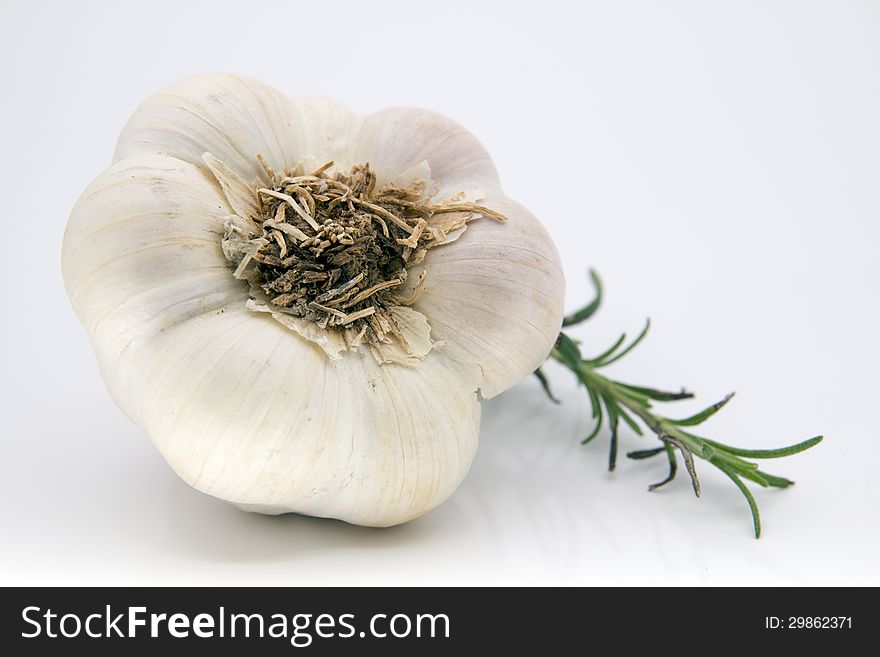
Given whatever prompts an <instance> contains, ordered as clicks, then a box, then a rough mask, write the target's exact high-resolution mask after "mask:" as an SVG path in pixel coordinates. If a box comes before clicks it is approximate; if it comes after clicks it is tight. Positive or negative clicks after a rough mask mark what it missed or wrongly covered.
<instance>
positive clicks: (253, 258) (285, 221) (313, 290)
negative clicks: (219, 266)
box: [223, 156, 505, 350]
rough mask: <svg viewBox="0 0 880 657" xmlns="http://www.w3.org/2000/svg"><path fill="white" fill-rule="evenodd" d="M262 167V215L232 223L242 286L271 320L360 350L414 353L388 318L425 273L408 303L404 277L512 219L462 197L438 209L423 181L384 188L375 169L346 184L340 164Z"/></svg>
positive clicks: (257, 192)
mask: <svg viewBox="0 0 880 657" xmlns="http://www.w3.org/2000/svg"><path fill="white" fill-rule="evenodd" d="M257 158H258V160H259V161H260V164H261V165H262V166H263V168H264V170H265V172H266V177H267V179H268V180H269V181H270V183H269V185H267V186H265V187H261V186H257V185H255V186H254V188H253V193H254V196H255V198H256V208H257V209H258V214H257V215H256V216H253V217H248V218H241V217H238V216H236V217H233V218H231V219H230V220H229V221H227V223H226V234H225V238H224V242H223V251H224V254H225V255H226V257H227V258H228V259H229V260H230V261H231V262H232V263H233V264H234V265H235V266H236V269H235V276H236V277H237V278H241V279H246V280H248V281H249V283H250V285H251V290H252V292H253V293H254V296H255V298H258V299H261V300H263V301H264V302H267V303H268V304H271V307H272V310H273V311H274V312H281V313H285V314H289V315H292V316H294V317H299V318H302V319H304V320H307V321H310V322H314V323H315V324H316V325H317V326H319V327H320V328H322V329H337V330H339V331H342V332H343V333H344V335H345V337H346V342H347V343H349V344H350V345H353V346H358V345H360V344H361V343H363V342H366V343H367V344H371V345H372V344H377V343H379V342H383V341H386V340H387V339H388V336H390V337H391V338H393V339H394V340H395V341H397V342H398V343H399V344H400V345H401V347H403V348H404V349H405V350H408V349H409V346H408V345H407V343H406V338H405V337H404V336H403V334H402V333H401V332H400V330H398V327H397V325H396V322H395V320H394V318H393V317H392V315H391V313H390V309H391V308H393V307H394V306H409V305H411V304H413V303H414V302H415V301H416V299H417V298H418V295H419V293H420V291H421V287H422V284H423V283H424V272H423V273H422V274H421V276H420V279H419V281H418V283H417V284H416V286H415V287H414V288H413V289H412V291H411V292H410V293H409V294H407V295H400V294H398V290H397V289H396V288H398V287H399V286H401V285H402V284H403V283H404V282H405V281H406V280H407V275H408V272H407V268H408V267H410V266H413V265H416V264H418V263H420V262H421V261H422V260H423V259H424V257H425V253H426V252H427V251H428V249H431V248H432V247H435V246H438V245H440V244H443V243H444V242H445V241H446V240H447V238H448V235H449V234H450V233H453V232H454V231H456V230H458V229H460V228H462V227H463V226H464V225H465V224H466V223H467V222H469V221H471V220H473V219H475V218H477V217H478V216H480V215H486V216H489V217H492V218H494V219H496V220H500V221H503V220H504V219H505V217H504V216H503V215H501V214H500V213H498V212H495V211H493V210H491V209H489V208H486V207H484V206H481V205H476V204H474V203H468V202H462V201H463V197H464V194H461V193H460V194H457V195H455V196H453V197H451V198H449V199H447V200H446V201H444V202H440V203H435V202H433V200H432V199H433V197H434V196H435V194H436V190H426V185H427V183H426V181H424V180H416V181H414V182H412V183H411V184H409V185H408V186H406V187H400V186H395V185H383V186H381V187H378V188H377V178H376V174H375V172H374V171H373V170H372V169H371V168H370V165H369V164H362V165H355V166H353V167H352V168H351V170H350V172H349V173H347V174H346V173H341V172H335V173H331V169H332V168H333V162H328V163H327V164H325V165H323V166H321V167H320V168H318V169H317V170H315V171H312V172H311V173H308V174H306V173H305V172H304V171H303V170H302V167H298V168H297V169H294V170H287V171H284V172H282V173H280V174H279V173H276V172H275V171H273V170H272V168H271V167H269V165H268V164H267V163H266V162H265V160H264V159H263V158H262V157H260V156H257ZM242 219H244V220H242Z"/></svg>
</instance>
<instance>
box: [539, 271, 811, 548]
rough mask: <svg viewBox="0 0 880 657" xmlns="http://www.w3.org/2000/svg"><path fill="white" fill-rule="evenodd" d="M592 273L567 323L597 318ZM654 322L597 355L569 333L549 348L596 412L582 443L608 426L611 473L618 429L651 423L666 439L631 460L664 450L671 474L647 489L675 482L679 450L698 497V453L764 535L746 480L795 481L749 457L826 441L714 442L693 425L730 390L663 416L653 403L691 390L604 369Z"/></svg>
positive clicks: (718, 405)
mask: <svg viewBox="0 0 880 657" xmlns="http://www.w3.org/2000/svg"><path fill="white" fill-rule="evenodd" d="M590 277H591V279H592V281H593V285H594V287H595V290H596V295H595V298H594V299H593V301H591V302H590V303H589V304H587V305H586V306H584V307H583V308H582V309H580V310H579V311H577V312H575V313H573V314H571V315H569V316H567V317H566V318H565V320H564V321H563V327H568V326H574V325H576V324H579V323H581V322H583V321H585V320H586V319H589V318H590V317H591V316H593V315H594V314H595V313H596V311H597V310H598V308H599V305H600V304H601V301H602V284H601V281H600V280H599V277H598V276H597V275H596V273H595V272H592V271H591V272H590ZM649 328H650V321H649V322H647V323H646V324H645V328H644V329H643V330H642V331H641V333H639V335H638V336H637V337H636V338H635V340H633V341H632V342H630V343H629V344H628V345H626V346H624V345H625V343H626V335H623V336H621V337H620V339H618V340H617V341H616V342H615V343H614V344H613V345H612V346H611V347H610V348H609V349H607V350H605V351H604V352H602V353H601V354H599V355H598V356H595V357H593V358H584V356H583V355H582V354H581V350H580V347H579V346H578V344H577V342H575V341H574V340H572V339H571V338H570V337H569V336H568V335H566V334H565V333H560V334H559V338H558V339H557V341H556V346H555V347H554V348H553V351H551V352H550V358H552V359H554V360H556V361H558V362H559V363H561V364H562V365H564V366H565V367H567V368H568V369H569V370H571V371H572V373H574V375H575V376H576V377H577V380H578V381H579V382H580V383H581V384H582V385H583V386H584V387H585V388H586V391H587V396H588V398H589V401H590V408H591V412H592V416H593V418H594V419H595V421H596V424H595V428H594V429H593V430H592V431H591V432H590V434H589V435H588V436H587V437H586V438H584V440H583V441H582V442H583V443H584V444H586V443H588V442H590V441H591V440H593V439H594V438H595V437H596V436H597V435H599V432H600V431H601V429H602V427H603V426H604V425H606V424H607V426H608V428H609V430H610V432H611V441H610V443H611V444H610V449H609V455H608V469H609V470H611V471H613V470H614V469H615V467H616V465H617V448H618V438H617V436H618V429H619V427H620V423H621V422H623V423H624V424H626V425H627V426H629V427H630V428H631V429H632V430H633V431H634V432H636V433H637V434H638V435H643V431H642V427H641V426H640V423H641V425H644V426H645V427H647V428H648V429H649V430H650V431H652V432H653V433H654V434H656V436H657V438H658V439H659V440H660V441H661V442H662V445H661V446H659V447H654V448H651V449H643V450H638V451H633V452H629V453H628V454H627V456H628V457H629V458H631V459H645V458H650V457H652V456H657V455H659V454H665V455H666V458H667V460H668V461H669V474H668V476H667V477H666V478H665V479H664V480H663V481H660V482H658V483H656V484H652V485H651V486H650V487H649V490H656V489H658V488H660V487H661V486H665V485H666V484H668V483H669V482H671V481H672V480H673V479H674V478H675V475H676V472H677V471H678V460H677V455H676V451H678V452H679V453H680V454H681V457H682V460H683V461H684V464H685V468H686V469H687V472H688V474H689V475H690V479H691V484H692V485H693V489H694V493H695V494H696V496H697V497H699V496H700V480H699V478H698V477H697V469H696V465H695V462H694V457H697V458H701V459H703V460H705V461H708V462H709V463H711V464H712V465H714V466H715V467H716V468H718V469H719V470H721V472H723V473H724V474H725V475H726V476H727V477H729V478H730V479H731V481H733V483H734V484H735V485H736V486H737V488H739V490H740V491H741V492H742V494H743V495H744V496H745V498H746V501H747V502H748V503H749V508H750V510H751V513H752V520H753V522H754V527H755V538H759V537H760V536H761V516H760V514H759V512H758V505H757V502H756V501H755V498H754V496H753V495H752V493H751V491H749V489H748V488H747V487H746V485H745V483H744V482H743V479H748V480H750V481H753V482H755V483H756V484H758V485H760V486H763V487H765V488H766V487H768V486H772V487H774V488H787V487H789V486H791V485H792V484H793V483H794V482H793V481H790V480H788V479H785V478H783V477H777V476H775V475H771V474H768V473H766V472H762V471H761V470H759V469H758V465H757V464H756V463H753V462H751V461H748V460H746V459H773V458H781V457H784V456H791V455H792V454H797V453H798V452H803V451H804V450H807V449H809V448H810V447H813V446H814V445H817V444H818V443H820V442H821V441H822V436H816V437H814V438H810V439H809V440H805V441H803V442H800V443H797V444H794V445H791V446H789V447H782V448H778V449H740V448H737V447H732V446H730V445H725V444H723V443H720V442H717V441H715V440H710V439H708V438H704V437H702V436H698V435H696V434H694V433H691V431H690V428H691V427H695V426H698V425H700V424H702V423H703V422H705V421H706V420H708V419H709V418H710V417H712V416H713V415H714V414H715V413H717V412H718V411H720V410H721V409H722V408H723V407H724V406H725V405H726V404H727V403H728V402H729V401H730V400H731V398H732V397H733V394H729V395H727V396H726V397H724V399H722V400H720V401H718V402H716V403H715V404H712V405H711V406H709V407H708V408H705V409H703V410H702V411H700V412H699V413H696V414H694V415H691V416H689V417H685V418H681V419H672V418H669V417H666V416H664V415H659V414H658V413H656V412H655V411H654V403H655V402H671V401H676V400H680V399H690V398H692V397H693V394H692V393H690V392H687V391H685V390H681V391H679V392H666V391H663V390H656V389H654V388H647V387H644V386H635V385H630V384H626V383H621V382H619V381H614V380H613V379H610V378H608V377H607V376H605V375H604V374H602V373H601V372H600V370H602V369H603V368H605V367H607V366H608V365H611V364H612V363H615V362H617V361H618V360H620V359H621V358H623V357H624V356H626V355H627V354H628V353H629V352H631V351H632V350H633V349H634V348H635V347H636V346H637V345H638V344H639V343H640V342H641V341H642V340H643V339H644V338H645V336H646V335H647V333H648V329H649ZM535 375H536V376H537V377H538V379H539V380H540V381H541V385H542V387H543V388H544V390H545V391H546V392H547V394H548V396H549V397H550V398H551V399H552V400H553V401H554V402H557V403H558V400H556V398H555V397H553V394H552V392H551V391H550V387H549V384H548V381H547V378H546V376H545V375H544V373H543V372H542V371H541V370H540V369H538V370H537V371H536V372H535Z"/></svg>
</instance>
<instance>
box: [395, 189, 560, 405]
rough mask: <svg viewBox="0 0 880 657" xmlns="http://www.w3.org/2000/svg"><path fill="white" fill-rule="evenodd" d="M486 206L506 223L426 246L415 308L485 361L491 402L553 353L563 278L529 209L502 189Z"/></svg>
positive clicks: (462, 352)
mask: <svg viewBox="0 0 880 657" xmlns="http://www.w3.org/2000/svg"><path fill="white" fill-rule="evenodd" d="M480 203H481V204H483V205H485V206H487V207H489V208H491V209H493V210H496V211H498V212H501V213H503V214H504V215H505V216H506V217H507V221H505V222H503V223H499V222H497V221H493V220H491V219H481V220H479V221H474V222H471V223H469V224H468V226H467V230H466V231H465V232H464V234H463V235H462V236H461V237H460V238H459V239H458V240H457V241H456V242H455V243H454V244H452V245H450V246H449V247H448V248H447V247H438V248H437V249H432V250H431V251H428V253H427V255H426V257H425V260H424V261H423V263H422V265H421V267H420V269H421V270H424V272H425V273H426V276H425V283H424V286H423V290H422V293H421V295H420V296H419V298H418V301H416V303H415V304H414V305H413V308H414V309H415V310H418V311H419V312H421V313H422V314H424V315H425V316H426V317H427V318H428V320H429V321H430V322H431V328H432V333H431V334H432V336H433V337H434V338H436V339H438V340H440V341H442V342H443V343H444V345H445V347H444V349H445V350H446V351H447V352H449V353H450V355H452V356H453V357H455V358H456V359H457V360H459V361H463V362H474V363H478V364H479V366H480V368H481V370H482V379H481V382H480V394H481V396H482V397H483V398H484V399H489V398H491V397H494V396H495V395H497V394H499V393H501V392H503V391H504V390H506V389H507V388H509V387H511V386H512V385H514V384H516V383H518V382H519V381H521V380H523V379H524V378H525V377H526V376H528V375H529V374H531V373H532V372H533V371H534V370H535V369H536V368H537V367H538V366H539V365H540V364H541V363H542V362H544V360H545V359H546V358H547V353H548V352H549V351H550V349H551V348H552V346H553V343H554V341H555V340H556V336H557V335H558V334H559V327H560V325H561V324H562V315H563V299H564V297H565V279H564V276H563V272H562V266H561V264H560V260H559V255H558V253H557V251H556V247H555V246H554V244H553V241H552V239H551V238H550V235H549V234H548V233H547V231H546V230H545V229H544V227H543V226H542V225H541V223H540V222H539V221H538V220H537V219H536V218H535V216H534V215H533V214H532V213H531V212H529V211H528V210H527V209H526V208H524V207H523V206H522V205H520V204H519V203H516V202H515V201H513V200H511V199H509V198H507V197H505V196H504V195H502V194H500V193H499V192H495V194H493V195H492V196H490V197H487V198H484V199H482V200H481V201H480ZM420 269H419V268H413V271H412V276H411V280H412V279H416V278H417V276H418V274H419V273H420Z"/></svg>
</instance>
